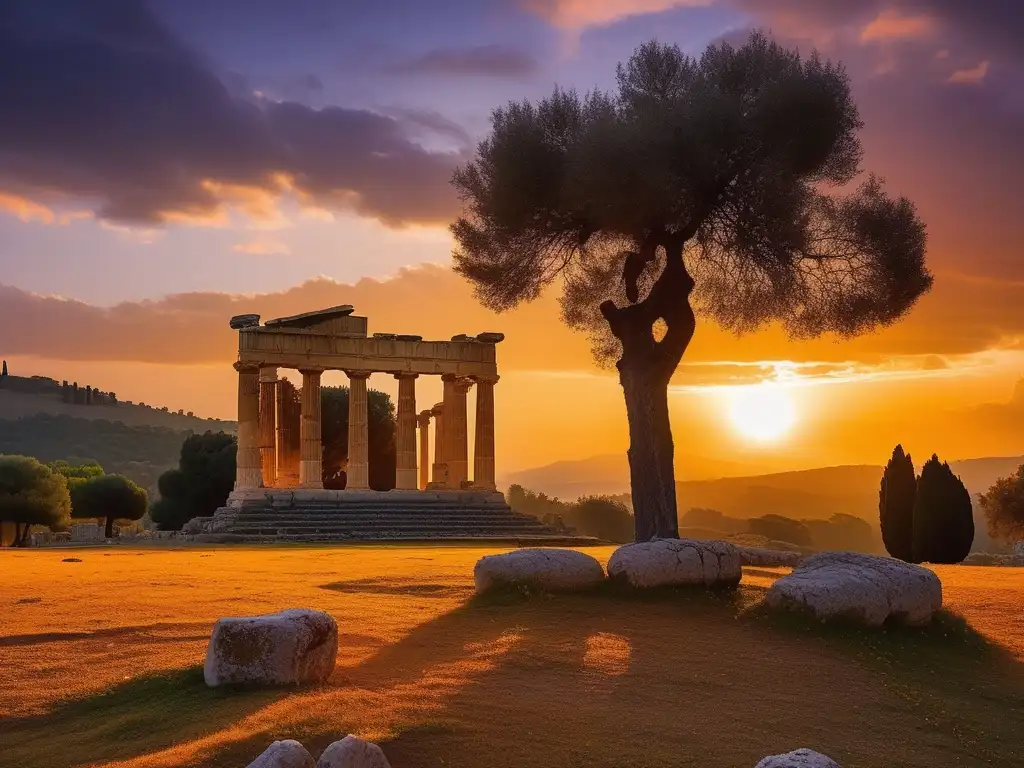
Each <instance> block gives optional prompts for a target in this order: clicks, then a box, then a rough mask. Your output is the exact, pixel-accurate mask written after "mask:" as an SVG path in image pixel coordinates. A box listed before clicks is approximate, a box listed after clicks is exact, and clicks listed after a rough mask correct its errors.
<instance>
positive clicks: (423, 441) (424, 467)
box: [416, 411, 430, 491]
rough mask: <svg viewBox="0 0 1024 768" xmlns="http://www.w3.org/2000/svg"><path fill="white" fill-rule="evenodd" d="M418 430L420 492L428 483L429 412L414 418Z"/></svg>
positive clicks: (421, 413) (423, 412)
mask: <svg viewBox="0 0 1024 768" xmlns="http://www.w3.org/2000/svg"><path fill="white" fill-rule="evenodd" d="M416 426H418V427H419V428H420V490H421V491H422V490H425V489H426V487H427V483H429V482H430V411H420V413H419V415H418V416H417V417H416Z"/></svg>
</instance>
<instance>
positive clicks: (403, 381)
mask: <svg viewBox="0 0 1024 768" xmlns="http://www.w3.org/2000/svg"><path fill="white" fill-rule="evenodd" d="M395 378H396V379H398V417H397V423H396V425H395V426H396V429H395V453H396V459H397V463H396V466H397V469H396V470H395V488H396V489H397V490H400V491H415V490H416V374H415V373H401V374H396V375H395Z"/></svg>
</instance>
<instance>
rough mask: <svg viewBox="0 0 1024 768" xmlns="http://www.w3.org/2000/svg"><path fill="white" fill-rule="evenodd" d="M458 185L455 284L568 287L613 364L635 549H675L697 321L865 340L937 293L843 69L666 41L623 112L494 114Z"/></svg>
mask: <svg viewBox="0 0 1024 768" xmlns="http://www.w3.org/2000/svg"><path fill="white" fill-rule="evenodd" d="M492 125H493V128H492V132H491V134H490V136H489V137H488V138H486V139H485V140H484V141H483V142H481V144H480V145H479V147H478V151H477V155H476V158H475V159H474V160H473V161H472V162H470V163H469V164H468V165H466V166H465V167H463V168H460V169H459V170H458V171H457V172H456V174H455V177H454V184H455V186H456V188H457V189H458V191H459V193H460V195H461V196H462V199H463V201H464V203H465V213H464V215H463V216H462V217H461V218H459V219H458V220H457V221H456V222H455V224H453V225H452V232H453V234H454V236H455V238H456V241H457V250H456V252H455V253H454V260H455V268H456V269H457V270H458V271H459V272H460V273H461V274H463V275H464V276H465V277H467V278H468V279H469V280H470V281H471V282H472V283H473V285H474V287H475V289H476V292H477V295H478V296H479V298H480V300H481V301H482V302H483V303H484V304H485V305H486V306H488V307H490V308H492V309H495V310H499V311H500V310H504V309H508V308H511V307H514V306H516V305H517V304H519V303H520V302H522V301H529V300H532V299H534V298H536V297H537V296H538V295H540V293H541V292H542V290H543V289H544V288H545V287H546V286H548V285H551V284H552V283H556V282H561V283H562V284H563V285H564V292H563V297H562V308H563V316H564V319H565V320H566V322H567V323H568V324H569V325H570V326H572V327H574V328H578V329H581V330H584V331H586V332H587V333H589V334H590V336H591V339H592V341H593V346H594V351H595V354H596V355H597V357H598V359H599V360H602V361H611V360H613V359H614V360H616V366H617V368H618V371H619V379H620V382H621V384H622V387H623V391H624V395H625V401H626V414H627V418H628V422H629V433H630V446H629V452H628V456H629V463H630V473H631V479H632V483H631V485H632V500H633V510H634V512H635V514H636V538H637V539H640V540H646V539H650V538H651V537H653V536H661V537H665V536H675V535H676V533H677V530H678V526H677V520H676V499H675V493H676V486H675V481H674V469H673V451H674V448H673V441H672V434H671V428H670V425H669V417H668V399H667V386H668V383H669V380H670V378H671V376H672V375H673V373H674V372H675V370H676V367H677V366H678V364H679V362H680V360H681V358H682V355H683V353H684V352H685V350H686V348H687V346H688V345H689V343H690V340H691V338H692V336H693V333H694V329H695V327H696V326H695V312H699V313H701V314H704V315H706V316H708V317H711V318H713V319H715V320H717V321H718V323H719V324H720V325H721V326H723V327H725V328H728V329H731V330H735V331H748V330H752V329H755V328H758V327H760V326H763V325H765V324H767V323H770V322H778V323H779V324H781V325H782V327H784V328H785V329H786V330H787V331H788V332H789V333H790V334H791V335H793V336H795V337H810V336H816V335H819V334H822V333H826V332H834V333H836V334H838V335H840V336H850V335H853V334H857V333H861V332H864V331H868V330H871V329H873V328H876V327H879V326H884V325H887V324H890V323H892V322H894V321H896V320H897V319H898V318H900V317H902V316H903V315H904V314H905V313H906V312H907V311H908V309H909V308H910V307H911V306H912V305H913V304H914V303H915V301H916V300H917V298H918V297H919V296H920V295H921V294H922V293H924V292H925V291H926V290H928V288H929V287H930V285H931V282H932V279H931V276H930V275H929V273H928V271H927V270H926V268H925V264H924V257H925V239H926V238H925V228H924V225H923V224H922V222H921V220H920V219H919V218H918V216H917V213H916V211H915V209H914V206H913V204H911V202H910V201H908V200H906V199H903V198H900V199H892V198H890V197H888V196H887V195H886V193H885V191H884V190H883V187H882V183H881V181H880V180H878V179H877V178H874V177H871V178H869V179H868V180H867V181H864V182H863V183H862V184H861V185H860V186H859V187H857V188H856V189H855V191H853V192H852V193H850V194H849V195H847V196H845V197H841V196H839V195H830V194H829V192H830V190H829V187H832V188H833V189H835V188H841V187H847V185H849V184H850V183H851V182H852V181H854V180H855V179H856V177H857V176H858V174H859V173H860V167H859V166H860V159H861V154H862V152H861V145H860V140H859V139H858V136H857V133H858V130H859V129H860V127H861V121H860V118H859V116H858V111H857V108H856V106H855V104H854V103H853V100H852V98H851V95H850V85H849V80H848V77H847V75H846V73H845V71H844V70H843V68H842V67H841V66H838V65H835V64H832V63H830V62H827V61H823V60H821V59H820V58H819V57H818V56H816V55H812V56H811V57H809V58H806V59H804V58H801V57H800V55H799V54H798V53H796V52H794V51H789V50H786V49H784V48H782V47H780V46H779V45H777V44H775V43H773V42H770V41H769V40H768V39H767V38H766V37H765V36H764V35H761V34H756V35H753V36H752V37H751V38H750V40H749V41H748V42H747V43H746V44H745V45H743V46H742V47H740V48H734V47H732V46H730V45H728V44H725V43H720V44H716V45H712V46H711V47H709V48H708V49H707V50H706V51H705V53H704V54H703V55H702V56H701V57H700V58H699V59H694V58H691V57H689V56H687V55H685V54H684V53H683V52H682V51H681V50H680V49H679V48H678V47H677V46H672V45H662V44H659V43H657V42H650V43H646V44H644V45H642V46H640V47H639V48H638V49H637V50H636V52H635V53H634V54H633V56H632V58H631V59H630V60H629V61H628V62H627V63H626V64H625V65H620V66H619V68H618V89H617V91H616V92H615V93H611V94H609V93H602V92H599V91H594V92H591V93H589V94H587V95H586V96H585V97H580V96H579V95H578V94H576V93H575V92H572V91H564V90H561V89H557V88H556V90H555V91H554V93H553V94H552V95H551V96H550V97H548V98H546V99H543V100H541V101H540V102H538V103H530V102H518V103H517V102H514V103H510V104H508V105H507V106H505V107H502V108H499V109H497V110H495V112H494V114H493V120H492Z"/></svg>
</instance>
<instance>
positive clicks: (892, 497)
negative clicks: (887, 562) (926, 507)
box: [878, 445, 917, 562]
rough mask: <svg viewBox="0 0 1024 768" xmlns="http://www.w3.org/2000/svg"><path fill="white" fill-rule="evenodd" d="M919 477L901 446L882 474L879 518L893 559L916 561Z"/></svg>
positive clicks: (911, 460) (879, 490)
mask: <svg viewBox="0 0 1024 768" xmlns="http://www.w3.org/2000/svg"><path fill="white" fill-rule="evenodd" d="M916 498H917V477H916V476H915V475H914V461H913V459H911V458H910V454H909V453H905V452H904V451H903V446H902V445H897V446H896V447H895V448H894V449H893V452H892V457H891V458H890V459H889V463H888V464H886V465H885V472H883V473H882V483H881V486H880V487H879V489H878V519H879V524H880V527H881V530H882V542H883V543H884V544H885V550H886V552H888V553H889V554H890V555H892V556H893V557H896V558H899V559H900V560H906V561H907V562H911V561H912V560H913V559H914V501H915V499H916Z"/></svg>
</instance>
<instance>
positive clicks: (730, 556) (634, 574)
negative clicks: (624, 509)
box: [608, 539, 743, 588]
mask: <svg viewBox="0 0 1024 768" xmlns="http://www.w3.org/2000/svg"><path fill="white" fill-rule="evenodd" d="M608 576H609V577H610V578H611V579H613V580H614V581H619V582H622V583H625V584H628V585H629V586H631V587H636V588H653V587H669V586H686V585H703V586H706V587H734V586H736V585H737V584H739V583H740V579H741V578H742V576H743V569H742V567H741V563H740V552H739V550H738V549H737V548H736V547H735V546H733V545H732V544H730V543H729V542H727V541H698V540H696V539H656V540H655V541H642V542H637V543H635V544H626V545H624V546H621V547H619V548H618V549H617V550H615V552H613V553H612V556H611V558H610V559H609V560H608Z"/></svg>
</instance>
